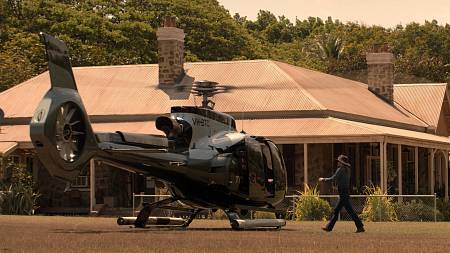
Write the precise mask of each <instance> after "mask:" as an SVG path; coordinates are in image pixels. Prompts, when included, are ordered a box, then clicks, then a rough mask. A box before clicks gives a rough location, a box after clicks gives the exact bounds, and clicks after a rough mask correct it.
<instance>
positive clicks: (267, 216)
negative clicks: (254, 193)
mask: <svg viewBox="0 0 450 253" xmlns="http://www.w3.org/2000/svg"><path fill="white" fill-rule="evenodd" d="M253 218H254V219H274V218H275V214H274V213H270V212H262V211H256V212H255V213H254V215H253Z"/></svg>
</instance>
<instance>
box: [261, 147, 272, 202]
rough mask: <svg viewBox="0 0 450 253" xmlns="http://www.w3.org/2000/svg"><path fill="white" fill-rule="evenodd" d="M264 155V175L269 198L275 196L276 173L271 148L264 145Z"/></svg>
mask: <svg viewBox="0 0 450 253" xmlns="http://www.w3.org/2000/svg"><path fill="white" fill-rule="evenodd" d="M262 153H263V158H264V165H265V166H264V172H265V173H264V174H265V177H266V181H265V186H266V190H267V194H266V195H267V196H268V197H273V196H274V195H275V187H274V184H275V182H274V173H273V164H272V156H271V154H270V149H269V146H268V145H266V144H262Z"/></svg>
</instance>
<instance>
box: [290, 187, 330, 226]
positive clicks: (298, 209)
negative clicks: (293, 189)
mask: <svg viewBox="0 0 450 253" xmlns="http://www.w3.org/2000/svg"><path fill="white" fill-rule="evenodd" d="M299 195H300V196H299V197H298V198H297V199H296V200H295V208H294V213H293V219H294V220H326V218H327V217H328V216H329V215H330V213H331V206H330V204H329V203H328V202H327V201H325V200H323V199H321V198H320V197H319V191H318V190H317V186H316V187H313V188H310V187H309V186H306V189H305V191H303V192H299Z"/></svg>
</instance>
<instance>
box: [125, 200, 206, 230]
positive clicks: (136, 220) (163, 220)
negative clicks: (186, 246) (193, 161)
mask: <svg viewBox="0 0 450 253" xmlns="http://www.w3.org/2000/svg"><path fill="white" fill-rule="evenodd" d="M175 201H177V200H176V199H174V198H168V199H163V200H160V201H157V202H154V203H144V204H143V206H144V207H143V208H142V209H141V211H140V212H139V214H138V216H137V217H119V218H118V219H117V224H118V225H120V226H123V225H134V226H135V227H136V228H145V227H146V226H147V225H150V226H164V227H167V226H169V227H185V228H186V227H188V226H189V225H190V224H191V222H192V221H193V220H194V219H195V217H196V216H197V214H198V213H199V212H200V211H201V210H202V209H186V208H176V207H171V206H166V205H168V204H170V203H173V202H175ZM155 208H163V209H175V210H183V211H188V212H190V213H191V214H190V216H189V218H188V219H183V218H174V217H150V214H151V212H152V210H153V209H155Z"/></svg>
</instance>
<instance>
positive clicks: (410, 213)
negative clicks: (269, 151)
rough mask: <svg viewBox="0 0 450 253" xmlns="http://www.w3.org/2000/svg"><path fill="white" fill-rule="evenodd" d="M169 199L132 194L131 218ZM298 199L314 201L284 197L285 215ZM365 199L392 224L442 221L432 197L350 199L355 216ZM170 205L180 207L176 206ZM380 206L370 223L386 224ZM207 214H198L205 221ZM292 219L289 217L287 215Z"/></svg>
mask: <svg viewBox="0 0 450 253" xmlns="http://www.w3.org/2000/svg"><path fill="white" fill-rule="evenodd" d="M168 197H170V195H145V194H133V208H132V216H136V215H137V212H139V210H140V208H141V207H142V203H144V202H149V203H151V202H155V201H158V200H161V199H164V198H168ZM299 197H315V196H300V195H288V196H286V198H285V200H284V202H283V203H282V205H283V206H284V207H285V208H287V211H288V214H289V213H290V214H292V212H293V210H294V209H295V203H296V200H297V199H298V198H299ZM319 197H320V198H322V199H324V200H326V201H327V202H328V203H329V204H330V205H331V206H332V207H333V206H335V205H336V203H337V202H338V200H339V195H320V196H319ZM367 198H372V199H375V200H378V201H375V202H377V203H380V202H386V200H388V201H389V203H390V206H392V208H393V210H394V211H395V219H393V220H395V221H438V220H441V219H442V214H441V213H440V212H439V211H438V210H437V197H436V194H435V195H369V196H368V195H350V201H351V203H352V205H353V208H354V209H355V211H356V213H358V214H361V213H362V212H363V209H364V207H365V205H366V201H367ZM174 205H177V206H181V204H179V203H175V204H174ZM383 208H384V207H383V206H378V208H377V210H376V211H375V212H374V214H373V216H374V217H372V220H374V221H387V219H386V217H385V210H384V209H383ZM177 212H178V211H177ZM157 214H158V215H164V216H172V215H174V211H172V210H159V212H158V213H157ZM209 215H210V214H209V213H205V214H200V216H204V217H202V218H207V217H208V216H209ZM288 216H289V217H292V215H288ZM339 219H340V220H351V218H350V216H349V215H348V213H347V212H346V211H345V208H343V209H342V211H341V213H340V216H339Z"/></svg>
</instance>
